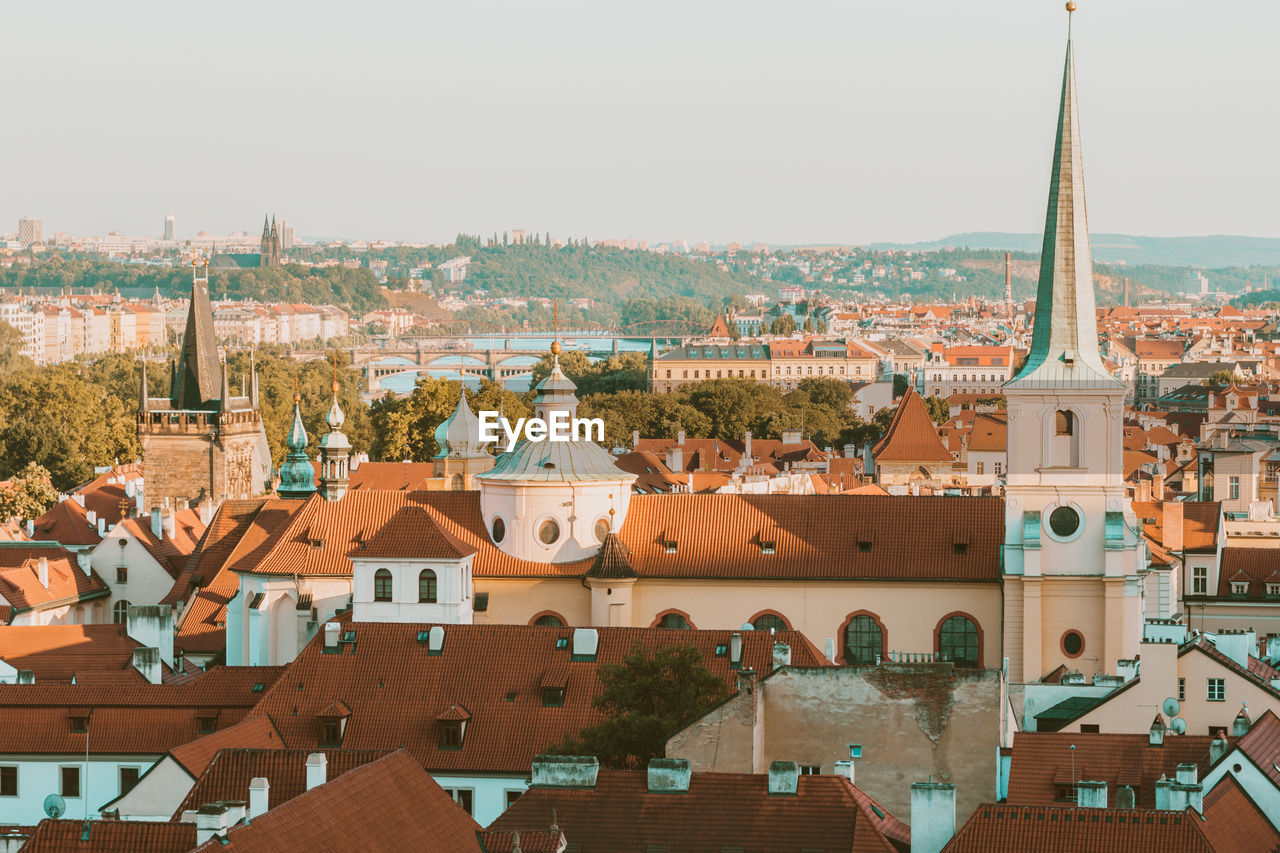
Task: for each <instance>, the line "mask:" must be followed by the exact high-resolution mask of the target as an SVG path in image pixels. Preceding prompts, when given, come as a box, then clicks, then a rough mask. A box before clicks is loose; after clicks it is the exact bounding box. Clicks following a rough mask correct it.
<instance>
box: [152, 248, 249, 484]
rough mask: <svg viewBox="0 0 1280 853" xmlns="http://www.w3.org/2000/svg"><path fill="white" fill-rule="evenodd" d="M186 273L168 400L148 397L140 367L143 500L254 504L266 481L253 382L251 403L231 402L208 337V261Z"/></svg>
mask: <svg viewBox="0 0 1280 853" xmlns="http://www.w3.org/2000/svg"><path fill="white" fill-rule="evenodd" d="M192 269H193V276H192V284H191V305H190V307H189V308H188V309H187V327H186V331H185V333H184V334H183V338H182V349H181V350H180V351H179V353H178V361H177V364H175V366H174V370H173V383H172V387H171V389H170V393H169V397H167V398H163V397H162V398H152V397H151V396H150V394H149V388H148V386H147V377H146V365H145V363H144V365H143V378H142V391H141V395H140V397H141V399H140V400H139V406H138V441H139V443H140V444H141V445H142V460H143V476H144V485H143V488H144V493H145V498H146V500H147V501H148V502H149V504H150V505H151V506H153V507H155V506H165V505H166V504H167V505H170V506H174V507H177V506H180V505H182V504H184V503H185V504H188V505H190V506H192V507H195V506H197V505H199V504H201V503H206V502H207V503H210V504H211V505H212V506H213V507H216V506H217V505H219V504H221V503H222V502H223V501H224V500H227V499H228V498H230V499H240V498H251V497H256V496H257V495H260V494H262V493H263V492H265V491H266V488H267V482H268V480H269V479H270V475H271V450H270V446H269V445H268V444H267V434H266V431H265V430H264V429H263V426H262V416H261V414H260V413H259V411H258V405H257V376H256V375H255V376H254V377H253V379H252V389H253V390H252V391H251V394H250V396H248V397H232V396H231V391H230V384H231V383H230V378H229V377H228V376H227V367H226V364H225V363H223V362H220V361H219V359H218V342H217V339H216V338H215V337H214V330H213V306H212V305H211V304H210V302H209V265H208V262H207V261H206V262H205V263H204V264H203V265H199V264H195V265H193V267H192Z"/></svg>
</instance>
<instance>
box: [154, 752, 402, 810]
mask: <svg viewBox="0 0 1280 853" xmlns="http://www.w3.org/2000/svg"><path fill="white" fill-rule="evenodd" d="M313 752H322V753H324V756H325V759H326V761H327V762H328V764H327V771H326V772H327V774H328V775H327V776H326V778H328V779H336V778H338V777H339V776H341V775H342V774H343V773H346V772H347V771H348V770H352V769H354V768H356V767H359V766H360V765H362V764H368V763H369V762H370V761H376V760H377V759H379V758H382V757H383V756H385V755H387V754H388V752H389V750H373V749H322V750H314V749H222V750H219V751H218V752H217V754H216V755H214V757H213V759H212V761H210V762H209V765H208V766H207V767H206V768H205V770H204V772H203V773H201V774H200V778H199V779H198V780H197V781H196V784H195V786H194V787H192V789H191V790H190V791H188V792H187V796H186V797H185V798H183V800H182V805H180V806H178V808H177V810H176V811H175V812H174V814H173V819H174V820H178V819H179V818H181V817H182V813H183V812H184V811H186V810H188V809H193V810H195V809H199V808H200V807H201V806H202V805H204V804H206V803H216V802H219V801H221V800H247V799H248V798H249V782H251V781H252V780H253V779H256V778H258V777H262V778H265V779H266V780H267V781H268V782H269V783H270V785H271V788H270V789H269V794H268V797H269V801H270V804H271V808H273V809H274V808H275V807H276V806H278V805H280V804H281V803H285V802H288V801H289V800H292V799H293V798H294V797H297V796H299V795H301V794H304V793H306V790H307V756H308V755H311V754H312V753H313Z"/></svg>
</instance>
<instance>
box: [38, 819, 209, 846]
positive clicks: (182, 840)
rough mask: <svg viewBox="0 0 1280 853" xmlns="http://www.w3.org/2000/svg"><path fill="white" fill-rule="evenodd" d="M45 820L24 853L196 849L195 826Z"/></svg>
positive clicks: (121, 821)
mask: <svg viewBox="0 0 1280 853" xmlns="http://www.w3.org/2000/svg"><path fill="white" fill-rule="evenodd" d="M85 829H86V826H85V821H82V820H52V819H49V818H45V819H44V820H42V821H40V823H39V825H38V826H36V828H35V831H34V832H32V833H31V839H30V840H29V841H27V843H26V844H25V845H24V846H23V848H22V850H23V851H24V853H186V851H188V850H190V849H191V848H192V847H195V846H196V825H195V824H194V823H168V822H164V821H149V820H91V821H89V822H88V839H87V840H85Z"/></svg>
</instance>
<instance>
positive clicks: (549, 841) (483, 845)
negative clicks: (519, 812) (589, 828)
mask: <svg viewBox="0 0 1280 853" xmlns="http://www.w3.org/2000/svg"><path fill="white" fill-rule="evenodd" d="M516 836H519V837H520V851H521V853H560V851H561V850H564V849H565V848H566V846H567V845H568V839H567V838H565V835H564V833H563V832H561V831H559V830H554V831H553V830H550V829H516V830H507V831H503V830H499V829H482V830H480V831H479V832H477V833H476V837H477V838H479V839H480V849H481V851H483V853H512V850H514V849H515V843H516Z"/></svg>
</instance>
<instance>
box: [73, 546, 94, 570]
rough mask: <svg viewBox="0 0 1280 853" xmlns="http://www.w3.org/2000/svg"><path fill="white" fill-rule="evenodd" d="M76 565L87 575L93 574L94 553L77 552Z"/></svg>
mask: <svg viewBox="0 0 1280 853" xmlns="http://www.w3.org/2000/svg"><path fill="white" fill-rule="evenodd" d="M76 565H77V566H79V567H80V571H82V572H84V573H85V574H86V575H92V574H93V554H91V553H89V552H88V551H77V552H76Z"/></svg>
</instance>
